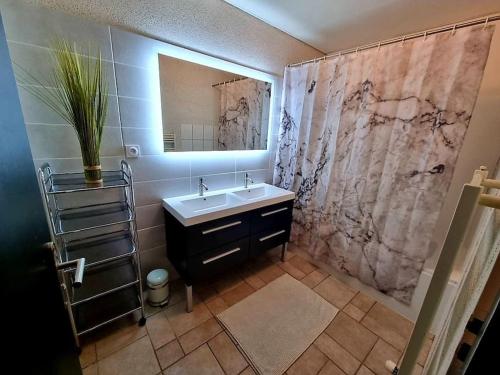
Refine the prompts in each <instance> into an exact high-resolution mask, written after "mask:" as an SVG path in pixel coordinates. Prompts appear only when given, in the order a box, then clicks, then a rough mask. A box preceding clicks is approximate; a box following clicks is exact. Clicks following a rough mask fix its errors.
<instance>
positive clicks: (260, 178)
mask: <svg viewBox="0 0 500 375" xmlns="http://www.w3.org/2000/svg"><path fill="white" fill-rule="evenodd" d="M245 173H248V176H249V177H250V178H251V179H252V180H253V183H254V184H258V183H261V182H266V183H271V181H270V179H269V176H270V175H269V169H260V170H253V171H247V172H237V173H236V186H245Z"/></svg>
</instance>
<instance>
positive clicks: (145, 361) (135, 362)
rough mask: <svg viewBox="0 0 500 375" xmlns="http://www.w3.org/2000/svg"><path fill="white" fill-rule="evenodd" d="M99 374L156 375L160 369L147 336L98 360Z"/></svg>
mask: <svg viewBox="0 0 500 375" xmlns="http://www.w3.org/2000/svg"><path fill="white" fill-rule="evenodd" d="M98 371H99V375H116V374H120V375H129V374H130V375H137V374H141V375H156V374H158V373H159V372H160V371H161V370H160V366H159V365H158V361H157V360H156V355H155V352H154V350H153V346H152V345H151V342H150V341H149V337H147V336H146V337H143V338H142V339H139V340H137V341H135V342H134V343H132V344H130V345H128V346H126V347H125V348H123V349H120V350H119V351H117V352H115V353H114V354H111V355H110V356H109V357H106V358H104V359H103V360H101V361H99V362H98Z"/></svg>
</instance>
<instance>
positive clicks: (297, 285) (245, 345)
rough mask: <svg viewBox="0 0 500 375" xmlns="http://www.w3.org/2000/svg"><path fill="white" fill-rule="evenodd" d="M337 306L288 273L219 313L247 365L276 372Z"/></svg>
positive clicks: (323, 325)
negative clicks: (245, 358) (247, 362)
mask: <svg viewBox="0 0 500 375" xmlns="http://www.w3.org/2000/svg"><path fill="white" fill-rule="evenodd" d="M337 312H338V309H337V308H335V307H334V306H332V305H331V304H330V303H328V302H327V301H326V300H324V299H323V298H321V297H320V296H319V295H317V294H316V293H315V292H313V291H312V290H311V289H309V288H308V287H307V286H305V285H304V284H302V283H301V282H300V281H297V280H295V279H294V278H293V277H291V276H290V275H288V274H285V275H283V276H281V277H279V278H278V279H276V280H274V281H272V282H271V283H269V284H268V285H266V286H265V287H263V288H262V289H260V290H258V291H257V292H255V293H253V294H252V295H250V296H249V297H247V298H245V299H244V300H242V301H240V302H238V303H237V304H235V305H233V306H231V307H230V308H229V309H227V310H226V311H224V312H222V313H220V314H219V315H217V318H218V319H219V321H220V322H221V323H222V325H223V326H224V327H225V328H226V330H227V331H228V333H229V335H230V336H231V338H232V339H233V340H234V341H235V342H236V344H237V345H239V346H240V348H241V349H242V351H243V352H244V353H245V355H246V357H247V359H248V360H249V362H250V364H251V365H252V367H253V368H254V370H255V371H257V373H259V374H262V375H278V374H282V373H284V372H285V371H286V369H287V368H288V367H290V365H292V363H293V362H295V360H296V359H297V358H298V357H299V356H300V355H301V354H302V353H303V352H304V351H305V350H306V349H307V348H308V347H309V345H311V344H312V342H313V341H314V340H315V339H316V338H317V337H318V336H319V335H320V334H321V332H323V330H324V329H325V328H326V327H327V326H328V324H330V322H331V321H332V320H333V318H334V317H335V315H336V314H337Z"/></svg>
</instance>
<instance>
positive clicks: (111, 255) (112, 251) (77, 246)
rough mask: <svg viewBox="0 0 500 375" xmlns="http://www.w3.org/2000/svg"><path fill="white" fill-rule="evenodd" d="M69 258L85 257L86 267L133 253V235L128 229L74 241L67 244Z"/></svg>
mask: <svg viewBox="0 0 500 375" xmlns="http://www.w3.org/2000/svg"><path fill="white" fill-rule="evenodd" d="M65 252H66V257H67V260H68V261H70V260H75V259H79V258H85V268H86V269H88V268H90V267H93V266H96V265H98V264H103V263H107V262H110V261H114V260H118V259H120V258H125V257H128V256H131V255H133V254H134V253H135V252H136V248H135V245H134V242H133V240H132V236H131V234H130V233H129V232H127V231H120V232H114V233H108V234H104V235H100V236H95V237H94V238H91V239H84V240H78V241H72V242H70V243H68V244H66V246H65Z"/></svg>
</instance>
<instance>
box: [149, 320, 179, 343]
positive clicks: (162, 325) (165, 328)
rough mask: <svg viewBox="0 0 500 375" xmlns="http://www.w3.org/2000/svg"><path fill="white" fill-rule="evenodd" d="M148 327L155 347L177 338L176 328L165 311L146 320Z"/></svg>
mask: <svg viewBox="0 0 500 375" xmlns="http://www.w3.org/2000/svg"><path fill="white" fill-rule="evenodd" d="M146 329H147V331H148V334H149V337H150V339H151V342H152V343H153V347H154V348H155V349H158V348H159V347H161V346H163V345H165V344H166V343H168V342H170V341H172V340H174V339H175V333H174V330H173V329H172V327H170V323H169V322H168V319H167V316H166V315H165V313H164V312H161V313H159V314H155V315H153V316H151V317H149V318H148V319H147V320H146Z"/></svg>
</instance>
